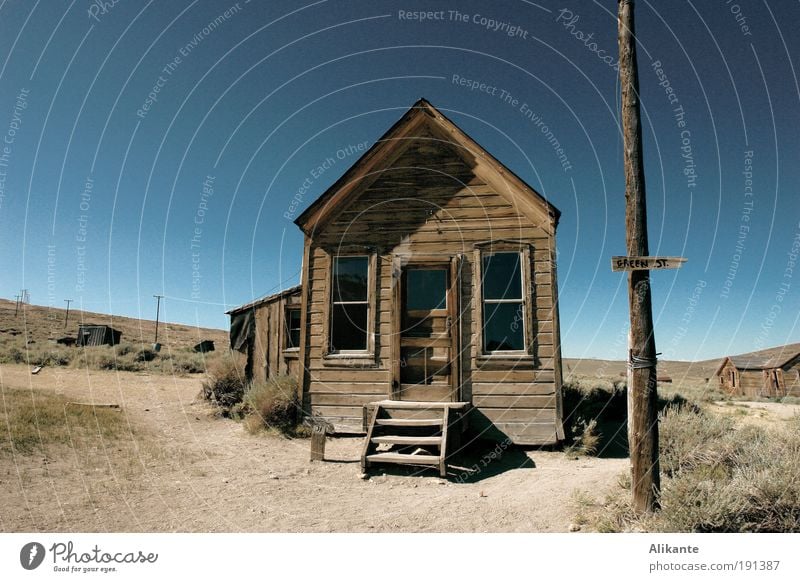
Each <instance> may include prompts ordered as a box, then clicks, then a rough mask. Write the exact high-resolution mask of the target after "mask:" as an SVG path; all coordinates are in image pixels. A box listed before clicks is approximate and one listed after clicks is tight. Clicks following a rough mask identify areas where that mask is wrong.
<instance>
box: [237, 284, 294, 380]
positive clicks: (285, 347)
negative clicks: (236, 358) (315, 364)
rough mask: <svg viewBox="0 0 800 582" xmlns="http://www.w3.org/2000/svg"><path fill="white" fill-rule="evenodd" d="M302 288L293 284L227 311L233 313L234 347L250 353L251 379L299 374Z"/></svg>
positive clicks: (248, 369)
mask: <svg viewBox="0 0 800 582" xmlns="http://www.w3.org/2000/svg"><path fill="white" fill-rule="evenodd" d="M301 290H302V287H301V286H300V285H297V286H295V287H290V288H288V289H285V290H283V291H281V292H280V293H275V294H273V295H268V296H266V297H262V298H261V299H257V300H255V301H252V302H250V303H247V304H245V305H242V306H240V307H236V308H235V309H231V310H230V311H228V312H226V313H227V314H228V315H230V316H231V331H230V338H231V349H234V350H236V351H238V352H242V353H245V354H247V366H246V368H245V375H246V376H247V378H248V379H249V380H256V381H265V380H266V379H267V378H270V377H272V376H277V375H286V374H288V375H291V376H294V377H297V376H298V374H299V365H300V307H301V306H300V292H301Z"/></svg>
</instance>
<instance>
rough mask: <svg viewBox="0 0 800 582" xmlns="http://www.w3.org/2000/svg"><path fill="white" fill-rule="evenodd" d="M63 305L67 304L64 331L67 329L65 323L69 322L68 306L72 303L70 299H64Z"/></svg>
mask: <svg viewBox="0 0 800 582" xmlns="http://www.w3.org/2000/svg"><path fill="white" fill-rule="evenodd" d="M64 303H66V304H67V314H66V315H65V316H64V329H67V322H68V321H69V304H70V303H72V299H64Z"/></svg>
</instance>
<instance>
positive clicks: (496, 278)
mask: <svg viewBox="0 0 800 582" xmlns="http://www.w3.org/2000/svg"><path fill="white" fill-rule="evenodd" d="M483 298H484V299H522V275H521V274H520V261H519V253H495V254H493V255H484V257H483Z"/></svg>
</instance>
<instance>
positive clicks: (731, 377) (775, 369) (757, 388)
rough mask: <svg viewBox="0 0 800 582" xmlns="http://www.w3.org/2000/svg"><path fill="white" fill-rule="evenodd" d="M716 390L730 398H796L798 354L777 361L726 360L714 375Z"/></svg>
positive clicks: (799, 381)
mask: <svg viewBox="0 0 800 582" xmlns="http://www.w3.org/2000/svg"><path fill="white" fill-rule="evenodd" d="M716 376H717V378H718V379H719V386H720V388H721V389H722V390H723V391H725V392H727V393H729V394H733V395H738V396H748V397H753V398H757V397H767V398H783V397H784V396H800V352H797V353H794V354H791V355H790V356H788V357H786V356H781V357H779V358H765V357H759V356H726V357H725V358H723V360H722V362H720V365H719V367H718V368H717V371H716Z"/></svg>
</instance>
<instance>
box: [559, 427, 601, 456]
mask: <svg viewBox="0 0 800 582" xmlns="http://www.w3.org/2000/svg"><path fill="white" fill-rule="evenodd" d="M571 432H572V434H573V435H574V437H573V442H572V444H571V445H570V446H569V447H567V451H566V452H567V454H568V455H588V456H591V455H594V454H595V453H597V448H598V446H599V445H600V441H601V439H602V436H603V435H601V434H600V433H598V431H597V421H596V420H595V419H594V418H593V419H591V420H590V421H589V422H588V423H587V422H586V421H583V420H582V421H580V425H577V426H573V427H572V429H571Z"/></svg>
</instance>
